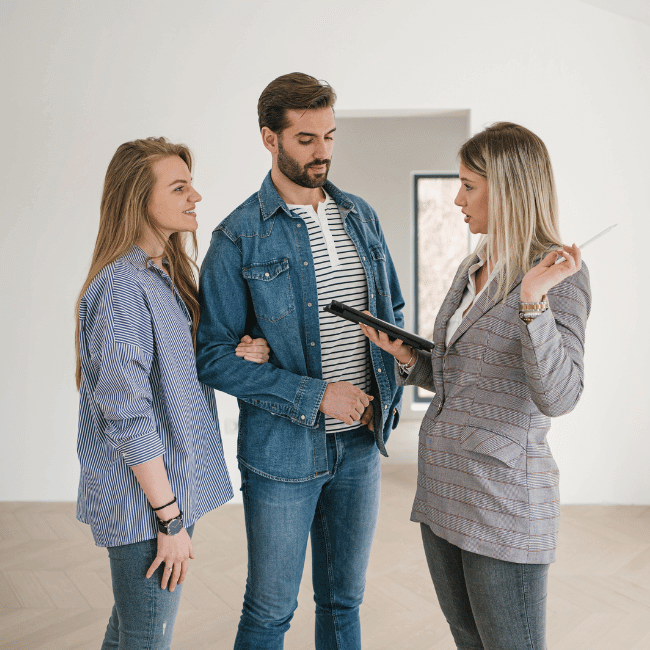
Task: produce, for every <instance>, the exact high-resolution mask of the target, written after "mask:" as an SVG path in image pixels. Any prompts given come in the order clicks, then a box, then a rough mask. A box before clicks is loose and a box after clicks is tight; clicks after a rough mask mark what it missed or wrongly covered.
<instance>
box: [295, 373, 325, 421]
mask: <svg viewBox="0 0 650 650" xmlns="http://www.w3.org/2000/svg"><path fill="white" fill-rule="evenodd" d="M326 388H327V382H325V381H323V380H322V379H314V378H313V377H303V378H302V381H301V382H300V386H299V387H298V393H297V395H296V401H295V412H294V413H295V415H294V417H293V418H292V419H293V421H294V422H296V423H297V424H302V425H304V426H306V427H313V426H316V422H317V420H318V413H319V410H318V407H319V406H320V403H321V401H322V400H323V395H325V389H326Z"/></svg>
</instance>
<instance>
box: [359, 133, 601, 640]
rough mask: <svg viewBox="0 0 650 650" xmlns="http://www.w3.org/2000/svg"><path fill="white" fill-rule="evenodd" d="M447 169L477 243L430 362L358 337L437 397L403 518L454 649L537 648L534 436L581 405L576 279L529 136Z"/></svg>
mask: <svg viewBox="0 0 650 650" xmlns="http://www.w3.org/2000/svg"><path fill="white" fill-rule="evenodd" d="M460 160H461V164H460V180H461V187H460V190H459V192H458V196H457V197H456V201H455V202H456V205H458V206H459V207H460V208H461V211H462V213H463V215H464V219H465V222H466V223H467V224H468V226H469V229H470V231H471V232H472V233H474V234H481V235H483V237H482V238H481V240H480V242H479V244H478V246H477V250H476V252H475V253H474V254H473V255H471V256H470V257H469V258H468V259H467V260H465V261H464V262H463V264H461V266H460V268H459V269H458V272H457V273H456V277H455V278H454V280H453V282H452V285H451V288H450V289H449V292H448V294H447V296H446V298H445V300H444V302H443V304H442V306H441V308H440V311H439V313H438V316H437V318H436V322H435V328H434V334H433V339H434V343H435V348H434V350H433V353H432V355H431V356H428V355H426V354H424V353H422V352H417V351H415V350H413V349H411V348H410V347H409V346H407V345H404V344H403V343H402V342H401V341H393V342H391V341H390V340H389V339H388V337H387V336H386V335H385V334H382V333H378V332H377V331H376V330H373V329H371V328H367V327H363V330H364V333H365V334H366V335H367V336H368V338H369V339H370V340H371V341H372V342H373V343H375V344H376V345H378V346H379V347H381V348H382V349H384V350H387V351H388V352H390V353H391V354H393V356H394V357H395V359H396V371H397V373H398V376H399V378H400V381H401V382H402V384H405V385H415V386H421V387H423V388H426V389H428V390H431V391H434V392H435V397H434V398H433V400H432V402H431V405H430V406H429V409H428V411H427V413H426V415H425V417H424V421H423V422H422V427H421V429H420V443H419V461H418V467H419V472H418V485H417V493H416V496H415V502H414V504H413V511H412V514H411V519H412V520H413V521H416V522H419V523H420V525H421V528H422V538H423V542H424V549H425V553H426V557H427V562H428V564H429V570H430V573H431V577H432V579H433V583H434V586H435V589H436V593H437V595H438V600H439V602H440V606H441V608H442V610H443V612H444V614H445V617H446V619H447V621H448V623H449V625H450V627H451V631H452V634H453V636H454V639H455V641H456V645H457V647H458V648H459V649H460V648H463V649H465V648H467V649H469V648H472V649H479V648H484V649H486V650H488V649H489V650H526V649H531V650H532V649H534V650H540V649H543V648H546V641H545V613H546V585H547V575H548V566H549V564H550V563H551V562H553V561H554V559H555V546H556V542H557V530H558V517H559V513H560V503H559V492H558V469H557V465H556V464H555V461H554V460H553V456H552V455H551V451H550V449H549V446H548V443H547V440H546V436H547V433H548V430H549V427H550V423H551V420H550V418H551V417H556V416H559V415H564V414H565V413H568V412H569V411H571V410H572V409H573V407H574V406H575V405H576V404H577V402H578V400H579V398H580V395H581V393H582V389H583V350H584V340H585V324H586V321H587V317H588V315H589V309H590V301H591V297H590V296H591V293H590V288H589V275H588V272H587V268H586V266H585V265H584V264H582V262H581V256H580V251H579V249H578V247H577V246H575V245H574V246H562V244H561V240H560V235H559V230H558V219H557V208H556V192H555V183H554V179H553V172H552V169H551V163H550V159H549V156H548V152H547V150H546V147H545V146H544V143H543V142H542V141H541V140H540V139H539V138H538V137H537V136H536V135H534V134H533V133H531V132H530V131H528V130H527V129H525V128H523V127H521V126H518V125H516V124H510V123H497V124H494V125H493V126H491V127H489V128H487V129H486V130H485V131H483V132H481V133H479V134H477V135H475V136H474V137H472V138H470V140H468V141H467V142H466V143H465V144H464V145H463V146H462V148H461V150H460ZM560 257H562V258H563V259H562V260H560V261H558V260H559V258H560Z"/></svg>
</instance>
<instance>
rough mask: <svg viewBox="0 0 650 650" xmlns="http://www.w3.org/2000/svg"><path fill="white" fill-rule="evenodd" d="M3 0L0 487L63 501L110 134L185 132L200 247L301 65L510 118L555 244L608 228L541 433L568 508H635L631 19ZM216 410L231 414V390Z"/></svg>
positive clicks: (258, 170) (645, 191)
mask: <svg viewBox="0 0 650 650" xmlns="http://www.w3.org/2000/svg"><path fill="white" fill-rule="evenodd" d="M0 11H1V12H2V13H1V25H2V27H1V29H2V32H1V33H0V60H1V61H2V68H1V72H0V74H1V75H2V78H1V79H0V81H1V86H0V87H1V88H2V100H1V101H2V124H3V129H2V152H3V155H2V163H1V164H2V171H1V173H0V178H1V179H2V181H1V182H2V188H3V193H2V202H3V205H4V209H3V222H2V223H3V232H2V237H1V240H2V249H1V251H0V253H1V255H0V261H1V266H0V272H1V273H2V306H3V318H2V339H1V340H2V344H1V345H2V369H3V372H2V373H1V375H0V396H1V397H0V399H1V402H0V418H1V420H0V427H1V429H0V430H1V434H2V454H1V460H0V498H2V499H12V500H13V499H16V500H46V499H53V500H58V499H73V498H74V497H75V494H76V484H77V477H78V467H77V461H76V458H75V453H74V447H75V438H76V431H75V429H76V408H77V398H76V394H75V390H74V385H73V379H72V376H73V340H72V336H73V334H72V333H73V328H74V316H73V305H74V301H75V297H76V293H77V291H78V289H79V287H80V285H81V283H82V281H83V278H84V274H85V272H86V270H87V266H88V262H89V259H90V255H91V251H92V247H93V243H94V238H95V235H96V230H97V223H98V204H99V197H100V192H101V185H102V179H103V175H104V173H105V169H106V166H107V164H108V161H109V159H110V157H111V156H112V154H113V152H114V150H115V148H116V147H117V145H118V144H120V143H121V142H124V141H126V140H128V139H132V138H136V137H144V136H147V135H158V134H164V135H167V136H168V137H170V138H172V139H174V140H180V141H184V142H187V143H188V144H190V145H191V146H192V148H193V149H194V151H195V153H196V156H197V160H198V167H197V170H196V174H195V180H196V186H197V188H199V190H200V191H201V192H202V194H203V195H204V197H205V199H204V201H203V203H202V204H201V206H200V211H199V219H200V224H201V231H200V232H201V234H200V243H201V255H202V254H203V253H204V252H205V249H206V247H207V244H208V241H209V233H210V231H211V229H212V228H213V227H214V225H216V223H217V222H218V221H219V220H220V219H221V218H222V217H223V216H224V215H225V214H226V213H227V212H228V211H229V210H230V209H231V208H232V207H234V206H236V205H237V204H238V203H240V202H241V201H242V200H243V199H244V198H246V197H247V196H248V195H249V194H250V193H252V192H253V191H255V189H256V188H257V187H258V186H259V184H260V182H261V180H262V177H263V175H264V173H265V172H266V170H267V168H268V165H269V160H268V156H267V155H266V152H265V151H264V150H263V149H262V147H261V145H260V142H259V136H258V131H257V127H256V102H257V98H258V96H259V93H260V92H261V90H262V88H263V87H264V86H265V85H266V83H268V81H270V80H271V79H273V78H274V77H276V76H278V75H280V74H283V73H285V72H289V71H292V70H301V71H306V72H309V73H311V74H313V75H314V76H317V77H319V78H324V79H327V80H328V81H330V82H331V83H332V84H333V85H334V87H335V89H336V91H337V93H338V95H339V103H338V108H339V110H342V111H345V110H347V111H353V110H358V111H366V110H385V111H390V110H400V109H421V110H423V111H425V112H426V111H429V110H434V109H441V110H446V109H449V110H452V109H469V110H471V128H472V131H476V130H479V129H480V128H481V127H482V126H483V125H485V124H487V123H489V122H492V121H495V120H499V119H506V120H512V121H517V122H521V123H523V124H524V125H526V126H528V127H529V128H531V129H532V130H534V131H535V132H537V133H538V134H539V135H540V136H541V137H542V138H543V139H544V140H545V142H546V143H547V145H548V147H549V150H550V151H551V155H552V158H553V161H554V165H555V170H556V175H557V179H558V185H559V193H560V200H561V206H562V224H563V232H564V234H565V237H566V239H567V241H569V242H572V241H577V242H580V241H581V240H583V239H586V238H588V237H589V236H590V235H591V234H593V233H594V232H597V231H598V230H600V229H602V228H604V227H605V226H607V225H609V224H610V223H612V222H613V221H618V222H619V224H620V225H619V227H618V229H617V231H614V233H613V234H611V235H609V238H608V240H604V241H602V242H599V243H598V244H595V245H594V247H593V248H592V249H590V250H588V252H585V259H586V260H587V263H588V264H589V266H590V269H591V277H592V285H593V294H594V307H593V311H592V315H591V319H590V323H589V328H588V340H587V346H588V348H587V358H586V364H587V389H586V392H585V395H584V397H583V399H582V402H581V403H580V405H579V406H578V408H577V409H576V411H575V412H574V413H573V414H571V415H569V416H566V417H565V418H562V419H560V420H558V421H557V422H556V423H555V424H554V428H553V430H552V432H551V444H552V446H553V448H554V450H555V452H556V456H557V459H558V462H559V464H560V467H561V469H562V486H563V499H564V501H565V502H573V503H578V502H580V503H599V502H603V503H649V502H650V485H649V480H650V479H649V478H648V472H647V470H646V464H647V458H648V457H649V456H650V436H649V435H648V434H649V433H650V422H649V415H650V408H649V405H648V403H649V400H648V398H647V392H648V391H647V388H648V380H647V375H646V370H647V365H648V357H649V355H648V346H649V342H648V337H647V336H645V332H646V331H647V328H648V317H649V316H650V310H649V309H648V301H647V300H646V296H645V291H644V289H645V282H644V279H645V277H646V274H645V272H644V271H645V266H646V265H645V263H644V262H645V257H646V256H645V252H646V248H647V241H648V239H649V235H650V219H649V216H650V215H649V209H648V206H649V205H650V189H649V185H648V182H647V179H648V178H649V177H650V157H649V156H648V155H647V151H648V149H649V145H650V134H649V133H648V126H647V119H648V115H649V114H650V79H649V78H648V75H647V69H648V63H649V61H650V38H649V37H650V27H649V26H648V25H646V24H643V23H641V22H635V21H634V20H630V19H627V18H623V17H620V16H617V15H615V14H613V13H608V12H605V11H603V10H601V9H598V8H595V7H593V6H590V5H588V4H585V3H584V2H578V1H576V0H546V1H545V2H539V3H536V2H529V1H522V0H494V1H492V2H489V3H488V2H484V1H483V0H465V1H464V2H462V3H460V2H458V3H456V2H448V1H447V0H444V1H443V0H419V1H416V0H412V1H407V2H402V3H395V2H389V1H383V0H373V1H372V2H370V1H369V0H363V1H362V0H357V1H356V2H355V1H353V0H352V1H351V0H330V1H329V2H324V3H319V4H314V3H306V2H302V1H301V0H278V1H275V2H261V1H260V2H250V1H245V0H243V1H242V0H240V1H239V2H231V3H226V2H215V1H214V0H204V1H197V2H186V3H180V4H179V3H178V2H172V1H171V0H158V1H157V2H155V3H151V2H140V3H138V2H131V1H128V2H127V1H126V0H113V1H112V2H103V3H95V2H80V1H72V0H58V1H56V2H50V1H47V2H43V1H41V2H36V1H32V2H29V3H26V2H6V1H5V2H2V3H0ZM348 189H350V190H351V191H354V188H348ZM366 198H368V199H369V200H371V201H372V197H366ZM404 237H405V238H408V237H410V233H407V232H406V231H405V232H404ZM221 405H222V413H223V415H224V416H226V417H232V415H233V413H234V408H233V404H232V401H231V400H230V401H228V402H227V403H224V402H223V401H222V402H221Z"/></svg>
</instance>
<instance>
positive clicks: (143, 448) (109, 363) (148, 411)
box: [94, 340, 165, 466]
mask: <svg viewBox="0 0 650 650" xmlns="http://www.w3.org/2000/svg"><path fill="white" fill-rule="evenodd" d="M151 361H152V356H151V355H149V354H147V353H145V352H143V351H142V350H141V349H140V348H138V347H137V346H135V345H125V344H123V343H116V342H114V341H110V340H108V341H105V345H104V346H103V347H102V351H101V360H100V372H99V379H98V382H97V385H96V387H95V392H94V397H95V401H96V403H97V405H98V406H99V408H100V409H101V411H102V413H103V415H104V418H105V420H106V432H105V433H106V437H107V438H108V441H109V444H111V446H113V447H114V448H115V449H117V450H118V451H119V452H120V454H121V455H122V456H123V458H124V461H125V462H126V464H127V465H129V466H131V465H139V464H140V463H145V462H147V461H148V460H152V459H153V458H156V457H157V456H161V455H162V454H163V453H164V452H165V449H164V447H163V444H162V442H161V440H160V436H159V434H158V432H157V429H156V423H155V419H154V415H153V409H152V395H151V386H150V383H149V373H150V371H151Z"/></svg>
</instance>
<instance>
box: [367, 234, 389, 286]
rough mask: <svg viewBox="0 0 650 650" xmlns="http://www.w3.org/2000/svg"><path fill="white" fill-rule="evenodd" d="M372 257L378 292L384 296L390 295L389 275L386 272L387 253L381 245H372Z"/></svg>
mask: <svg viewBox="0 0 650 650" xmlns="http://www.w3.org/2000/svg"><path fill="white" fill-rule="evenodd" d="M370 258H371V259H372V272H373V274H374V276H375V286H376V287H377V293H378V294H380V295H382V296H390V285H389V283H388V275H387V274H386V254H385V253H384V249H383V248H382V247H381V246H372V247H371V248H370Z"/></svg>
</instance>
